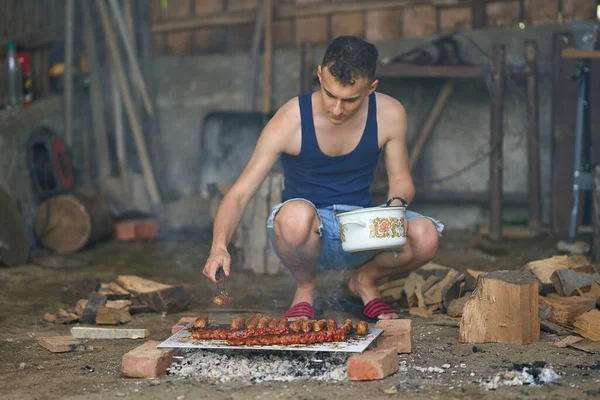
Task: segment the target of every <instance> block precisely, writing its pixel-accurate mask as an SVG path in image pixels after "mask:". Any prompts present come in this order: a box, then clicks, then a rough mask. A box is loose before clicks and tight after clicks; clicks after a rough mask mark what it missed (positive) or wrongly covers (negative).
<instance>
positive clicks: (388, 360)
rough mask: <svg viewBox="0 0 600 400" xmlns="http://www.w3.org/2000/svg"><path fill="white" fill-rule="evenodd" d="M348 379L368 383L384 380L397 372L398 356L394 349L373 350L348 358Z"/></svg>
mask: <svg viewBox="0 0 600 400" xmlns="http://www.w3.org/2000/svg"><path fill="white" fill-rule="evenodd" d="M347 367H348V379H350V380H352V381H370V380H376V379H383V378H386V377H388V376H390V375H392V374H393V373H395V372H396V371H398V354H397V353H396V350H394V349H373V350H366V351H365V352H363V353H358V354H354V355H352V356H351V357H350V358H348V362H347Z"/></svg>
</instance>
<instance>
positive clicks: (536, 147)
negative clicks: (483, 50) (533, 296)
mask: <svg viewBox="0 0 600 400" xmlns="http://www.w3.org/2000/svg"><path fill="white" fill-rule="evenodd" d="M537 53H538V50H537V43H536V41H535V40H527V41H525V59H526V61H527V100H528V101H527V125H528V126H527V133H528V135H527V154H528V157H527V160H528V185H527V187H528V193H529V226H530V227H531V228H533V229H535V230H539V228H540V225H541V219H542V217H541V214H542V213H541V203H542V194H541V188H540V187H541V182H540V140H539V138H540V132H539V82H538V65H537Z"/></svg>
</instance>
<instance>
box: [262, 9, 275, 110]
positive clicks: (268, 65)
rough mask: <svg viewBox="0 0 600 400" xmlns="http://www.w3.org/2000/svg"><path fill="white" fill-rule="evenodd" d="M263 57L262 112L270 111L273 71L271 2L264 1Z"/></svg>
mask: <svg viewBox="0 0 600 400" xmlns="http://www.w3.org/2000/svg"><path fill="white" fill-rule="evenodd" d="M264 13H265V16H264V18H265V20H264V24H265V25H264V29H265V30H264V35H263V37H264V39H263V40H264V42H263V43H264V44H263V46H264V56H263V93H262V95H263V97H262V100H263V101H262V112H263V113H268V112H269V111H271V100H272V94H271V91H272V84H271V82H272V79H273V76H272V70H273V29H272V27H273V0H264Z"/></svg>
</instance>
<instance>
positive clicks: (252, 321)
mask: <svg viewBox="0 0 600 400" xmlns="http://www.w3.org/2000/svg"><path fill="white" fill-rule="evenodd" d="M261 318H262V315H260V314H259V313H256V314H254V315H253V316H252V317H250V319H249V320H248V322H247V323H246V328H248V329H254V328H256V326H257V325H258V321H260V319H261Z"/></svg>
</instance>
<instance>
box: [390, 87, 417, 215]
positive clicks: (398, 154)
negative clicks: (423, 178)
mask: <svg viewBox="0 0 600 400" xmlns="http://www.w3.org/2000/svg"><path fill="white" fill-rule="evenodd" d="M386 103H387V104H386V106H387V107H389V109H388V110H386V121H385V128H384V129H385V134H386V138H387V142H386V144H385V150H384V157H385V166H386V169H387V175H388V186H389V189H388V199H391V198H393V197H401V198H403V199H404V200H406V202H407V203H409V204H410V203H411V202H412V200H413V199H414V197H415V187H414V183H413V180H412V175H411V171H410V159H409V155H408V146H407V135H408V120H407V115H406V111H405V110H404V107H403V106H402V105H401V104H400V103H399V102H397V101H396V100H393V99H389V100H388V101H387V102H386Z"/></svg>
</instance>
